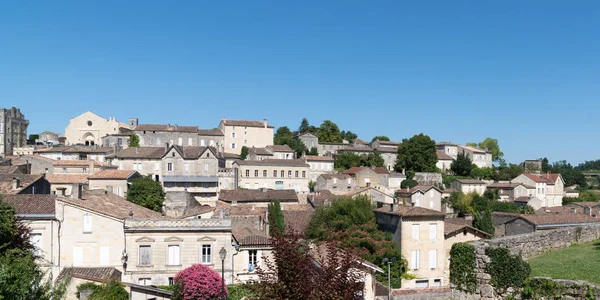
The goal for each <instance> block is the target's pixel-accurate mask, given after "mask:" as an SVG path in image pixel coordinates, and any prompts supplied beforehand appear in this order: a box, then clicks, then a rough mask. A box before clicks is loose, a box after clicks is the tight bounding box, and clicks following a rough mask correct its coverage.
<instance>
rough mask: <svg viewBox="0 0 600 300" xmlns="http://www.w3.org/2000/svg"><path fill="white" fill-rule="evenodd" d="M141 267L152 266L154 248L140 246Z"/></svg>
mask: <svg viewBox="0 0 600 300" xmlns="http://www.w3.org/2000/svg"><path fill="white" fill-rule="evenodd" d="M139 265H140V266H150V265H152V247H151V246H150V245H144V246H140V257H139Z"/></svg>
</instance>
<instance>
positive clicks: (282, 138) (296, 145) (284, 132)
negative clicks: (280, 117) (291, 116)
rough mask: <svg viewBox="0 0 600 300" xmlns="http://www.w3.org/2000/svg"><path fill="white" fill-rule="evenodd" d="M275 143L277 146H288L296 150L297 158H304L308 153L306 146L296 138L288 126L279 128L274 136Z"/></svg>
mask: <svg viewBox="0 0 600 300" xmlns="http://www.w3.org/2000/svg"><path fill="white" fill-rule="evenodd" d="M273 143H275V145H288V146H290V148H292V149H294V152H295V153H296V157H302V155H304V153H305V152H306V146H304V143H302V142H301V141H300V140H299V139H297V138H295V137H294V135H293V134H292V132H291V131H290V129H289V128H288V127H287V126H282V127H279V128H277V131H276V132H275V135H274V136H273Z"/></svg>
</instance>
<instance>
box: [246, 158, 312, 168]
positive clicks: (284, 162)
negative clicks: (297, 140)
mask: <svg viewBox="0 0 600 300" xmlns="http://www.w3.org/2000/svg"><path fill="white" fill-rule="evenodd" d="M235 162H236V163H237V164H238V165H241V166H244V165H245V166H293V167H308V164H306V162H304V160H302V159H263V160H236V161H235Z"/></svg>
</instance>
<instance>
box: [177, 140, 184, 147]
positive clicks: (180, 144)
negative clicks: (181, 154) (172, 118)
mask: <svg viewBox="0 0 600 300" xmlns="http://www.w3.org/2000/svg"><path fill="white" fill-rule="evenodd" d="M177 144H178V145H179V146H183V138H178V139H177Z"/></svg>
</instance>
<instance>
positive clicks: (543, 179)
mask: <svg viewBox="0 0 600 300" xmlns="http://www.w3.org/2000/svg"><path fill="white" fill-rule="evenodd" d="M523 175H525V176H526V177H527V178H529V179H531V180H533V181H534V182H538V183H546V184H549V185H553V184H555V183H556V180H557V179H558V178H559V176H560V174H553V173H550V174H541V175H539V174H531V173H523Z"/></svg>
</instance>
